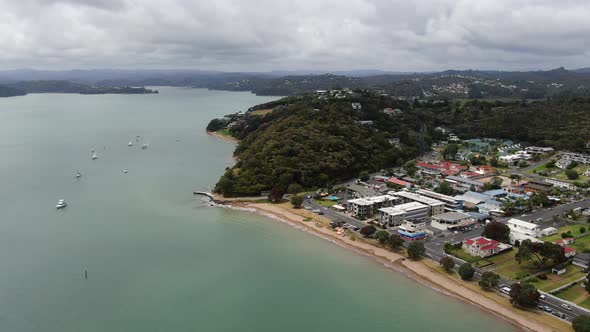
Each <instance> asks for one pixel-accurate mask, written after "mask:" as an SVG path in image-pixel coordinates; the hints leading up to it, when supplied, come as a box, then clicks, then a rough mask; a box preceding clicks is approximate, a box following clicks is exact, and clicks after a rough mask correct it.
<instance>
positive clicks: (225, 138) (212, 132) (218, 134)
mask: <svg viewBox="0 0 590 332" xmlns="http://www.w3.org/2000/svg"><path fill="white" fill-rule="evenodd" d="M207 135H211V136H214V137H217V138H221V139H222V140H226V141H228V142H232V143H238V142H239V141H240V140H239V139H237V138H235V137H231V136H227V135H223V134H221V133H219V132H216V131H207Z"/></svg>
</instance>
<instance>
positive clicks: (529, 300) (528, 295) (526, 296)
mask: <svg viewBox="0 0 590 332" xmlns="http://www.w3.org/2000/svg"><path fill="white" fill-rule="evenodd" d="M540 295H541V294H539V291H538V290H537V289H536V288H535V286H533V285H531V284H529V283H520V282H519V283H516V284H512V286H511V288H510V303H512V304H516V305H519V306H522V307H534V306H535V305H537V302H538V301H539V296H540Z"/></svg>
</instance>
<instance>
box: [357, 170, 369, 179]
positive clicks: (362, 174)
mask: <svg viewBox="0 0 590 332" xmlns="http://www.w3.org/2000/svg"><path fill="white" fill-rule="evenodd" d="M359 179H360V180H361V181H368V180H369V172H368V171H362V172H360V173H359Z"/></svg>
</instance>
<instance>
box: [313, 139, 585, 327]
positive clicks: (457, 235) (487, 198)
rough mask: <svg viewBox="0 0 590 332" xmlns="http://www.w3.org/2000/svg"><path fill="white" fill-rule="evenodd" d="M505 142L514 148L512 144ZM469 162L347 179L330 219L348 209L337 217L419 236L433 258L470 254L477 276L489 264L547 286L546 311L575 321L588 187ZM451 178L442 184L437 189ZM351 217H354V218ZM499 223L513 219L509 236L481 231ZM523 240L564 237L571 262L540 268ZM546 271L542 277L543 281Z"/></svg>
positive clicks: (524, 156)
mask: <svg viewBox="0 0 590 332" xmlns="http://www.w3.org/2000/svg"><path fill="white" fill-rule="evenodd" d="M514 148H516V149H519V150H516V151H515V152H513V153H512V155H516V156H517V157H519V158H521V159H520V161H523V160H529V161H530V160H532V159H533V158H536V159H537V160H538V158H539V156H543V157H545V155H546V154H547V153H554V150H553V149H551V148H544V147H529V148H525V149H522V147H520V146H515V147H514ZM506 149H507V150H506V151H507V155H508V154H509V153H508V152H510V147H507V148H506ZM513 157H514V156H513ZM560 158H561V159H559V160H562V159H564V160H573V162H575V163H580V164H585V163H588V165H590V157H589V158H588V160H586V159H584V156H580V155H573V154H567V153H564V154H562V155H561V156H560ZM546 162H547V159H545V160H541V161H540V162H539V163H546ZM465 164H466V163H465V162H464V163H456V162H448V161H428V162H425V161H423V162H416V163H415V165H416V172H415V173H414V174H412V176H411V177H410V176H409V175H408V174H407V173H406V172H404V171H402V170H401V169H400V170H398V171H397V172H387V174H386V173H385V172H382V173H381V174H376V175H373V176H372V177H370V178H369V179H364V180H360V179H359V180H356V181H352V182H348V183H345V184H344V185H343V186H341V187H340V189H338V190H336V191H334V192H332V193H330V197H331V200H333V201H335V203H336V205H334V206H333V207H332V208H331V209H333V211H334V212H335V214H333V213H330V214H329V216H328V217H329V218H331V219H338V218H339V217H338V216H339V215H341V216H343V219H341V221H340V222H339V223H337V225H345V227H346V225H347V223H349V226H350V225H354V227H353V226H350V228H348V229H349V230H350V231H352V230H353V229H354V230H357V229H359V228H362V227H363V225H374V226H375V227H377V229H379V228H381V229H383V230H386V231H387V232H389V233H390V234H397V235H399V236H400V237H401V238H402V239H403V240H405V242H406V246H407V245H408V244H409V243H411V242H413V241H416V240H421V241H423V242H424V245H425V248H426V255H425V256H426V257H427V258H430V259H432V260H434V261H435V262H438V261H439V260H440V259H441V258H442V257H445V256H447V255H450V256H451V257H453V260H455V261H456V263H457V264H456V267H455V269H458V267H459V266H460V265H462V264H466V263H467V262H469V263H471V264H475V265H474V266H475V269H476V276H477V278H479V277H480V276H481V275H482V274H483V273H484V272H486V271H497V272H498V273H499V274H500V275H501V277H502V279H501V283H502V286H503V287H504V288H505V289H504V292H506V289H509V288H510V287H509V286H510V284H512V283H515V282H532V283H535V284H534V285H535V286H536V287H537V288H538V289H539V290H540V291H541V293H542V294H543V297H542V299H540V300H539V303H543V305H544V307H543V310H544V311H547V312H552V313H553V314H554V315H556V316H558V317H560V318H562V319H566V320H568V321H570V322H571V321H572V320H573V318H575V317H576V316H577V315H580V314H590V311H587V309H590V308H585V307H584V306H587V304H588V303H590V294H586V293H587V292H586V291H585V290H583V287H584V284H585V280H586V279H585V273H586V272H585V269H588V267H589V266H590V254H586V253H584V252H583V251H584V250H585V248H586V245H587V244H590V235H588V234H590V232H588V233H585V229H584V227H583V226H584V221H585V220H586V216H587V217H588V220H590V204H589V202H588V200H586V199H582V200H580V198H581V197H584V196H585V195H586V190H585V189H584V188H580V187H578V186H576V185H574V184H573V183H572V182H568V181H564V180H560V179H553V178H544V177H542V176H537V175H531V174H529V173H526V174H525V173H523V172H522V171H520V170H519V169H518V168H514V169H513V170H514V171H513V172H511V171H508V172H506V170H502V171H498V170H497V169H495V168H494V167H492V166H489V165H481V166H465ZM570 167H571V166H570ZM588 173H589V175H590V171H588ZM445 185H446V186H447V187H446V188H445V190H438V189H439V188H442V187H443V186H445ZM343 187H344V189H342V188H343ZM449 188H450V189H449ZM334 198H335V199H334ZM315 199H316V200H321V199H322V197H318V196H315ZM310 202H311V201H310ZM323 209H330V208H328V207H326V206H324V207H323ZM344 216H346V217H347V218H349V219H346V218H344ZM350 217H352V218H353V219H354V220H357V221H356V222H351V221H349V220H352V219H350ZM492 223H500V224H504V225H506V228H507V229H508V230H509V235H508V236H507V237H506V239H505V240H499V239H495V238H490V237H487V236H483V235H482V231H484V230H485V229H486V228H487V226H488V225H490V224H492ZM580 227H581V228H582V229H581V230H578V229H577V228H580ZM339 234H344V233H339ZM523 243H525V244H526V243H538V244H543V243H551V244H552V245H557V246H559V247H561V248H563V251H562V252H563V255H564V257H565V260H564V261H558V260H552V259H544V260H543V264H541V265H539V266H533V265H530V264H529V263H526V261H525V262H523V263H518V262H516V261H515V253H516V252H517V251H519V250H520V246H521V245H522V244H523ZM449 246H451V247H449ZM447 247H449V248H452V249H449V248H447ZM535 250H537V249H535ZM543 250H544V249H543ZM540 278H544V279H541V282H539V281H537V280H539V279H540ZM544 280H548V281H544ZM571 287H574V288H572V290H569V289H570V288H571ZM574 290H577V291H578V292H583V294H586V295H584V296H580V297H579V299H576V300H575V301H574V302H572V301H570V300H569V299H570V298H572V296H571V295H569V293H570V292H572V291H574ZM586 299H587V300H588V301H587V302H584V301H586ZM564 308H573V309H572V310H569V309H564Z"/></svg>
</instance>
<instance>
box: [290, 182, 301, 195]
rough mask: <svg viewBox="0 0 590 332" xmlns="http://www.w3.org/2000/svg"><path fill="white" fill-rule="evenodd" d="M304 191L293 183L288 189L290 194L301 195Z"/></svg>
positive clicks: (297, 184)
mask: <svg viewBox="0 0 590 332" xmlns="http://www.w3.org/2000/svg"><path fill="white" fill-rule="evenodd" d="M302 191H303V187H302V186H301V185H300V184H299V183H291V184H290V185H289V187H288V188H287V192H288V193H289V194H291V195H292V194H299V193H300V192H302Z"/></svg>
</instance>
